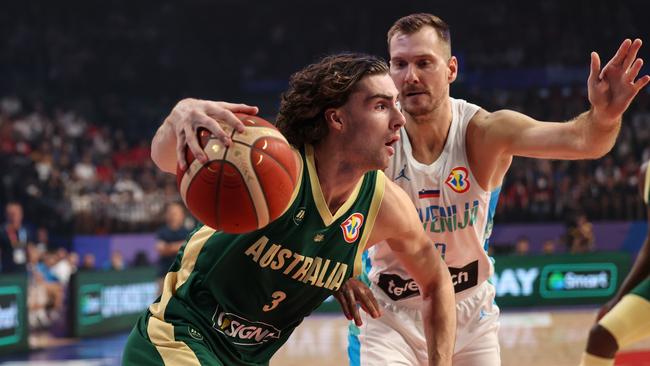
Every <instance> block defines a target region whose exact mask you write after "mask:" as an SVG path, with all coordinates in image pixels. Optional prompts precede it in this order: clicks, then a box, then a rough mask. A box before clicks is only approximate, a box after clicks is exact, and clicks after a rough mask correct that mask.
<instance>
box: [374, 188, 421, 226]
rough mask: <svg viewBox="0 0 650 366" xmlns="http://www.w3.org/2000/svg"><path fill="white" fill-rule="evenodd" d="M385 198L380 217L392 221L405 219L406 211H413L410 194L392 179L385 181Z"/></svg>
mask: <svg viewBox="0 0 650 366" xmlns="http://www.w3.org/2000/svg"><path fill="white" fill-rule="evenodd" d="M385 181H386V183H385V187H384V197H383V199H382V202H381V208H380V211H379V213H380V217H382V216H387V217H390V218H391V220H396V221H397V220H400V219H402V218H403V217H404V215H403V213H404V210H409V209H411V210H412V209H413V203H412V201H411V198H410V197H409V196H408V194H407V193H406V192H405V191H404V190H403V189H402V188H400V187H399V186H398V185H397V184H396V183H395V182H393V181H391V180H390V179H386V180H385Z"/></svg>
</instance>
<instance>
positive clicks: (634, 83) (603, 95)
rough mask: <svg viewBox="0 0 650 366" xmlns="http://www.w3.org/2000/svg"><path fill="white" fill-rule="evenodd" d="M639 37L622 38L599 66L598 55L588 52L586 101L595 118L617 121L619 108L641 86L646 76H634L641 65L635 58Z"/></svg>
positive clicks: (625, 105)
mask: <svg viewBox="0 0 650 366" xmlns="http://www.w3.org/2000/svg"><path fill="white" fill-rule="evenodd" d="M641 43H642V42H641V40H640V39H638V38H637V39H635V40H634V42H632V41H631V40H629V39H626V40H625V41H623V43H621V46H620V47H619V48H618V51H616V54H615V55H614V57H612V59H611V60H609V62H608V63H607V65H605V67H603V69H602V70H601V69H600V56H599V55H598V53H596V52H592V53H591V72H590V73H589V79H588V80H587V87H588V93H589V101H590V102H591V105H592V107H593V111H594V114H595V116H596V118H597V119H598V120H599V121H604V122H609V123H610V124H612V125H615V124H616V123H618V119H619V118H621V116H622V115H623V112H625V110H626V109H627V107H628V106H629V105H630V103H631V102H632V100H633V99H634V97H635V96H636V95H637V93H638V92H639V90H641V89H643V87H645V86H646V85H647V84H648V82H650V76H649V75H645V76H642V77H640V78H638V79H637V76H638V75H639V71H640V70H641V67H642V66H643V60H642V59H640V58H637V57H636V56H637V53H638V51H639V48H641Z"/></svg>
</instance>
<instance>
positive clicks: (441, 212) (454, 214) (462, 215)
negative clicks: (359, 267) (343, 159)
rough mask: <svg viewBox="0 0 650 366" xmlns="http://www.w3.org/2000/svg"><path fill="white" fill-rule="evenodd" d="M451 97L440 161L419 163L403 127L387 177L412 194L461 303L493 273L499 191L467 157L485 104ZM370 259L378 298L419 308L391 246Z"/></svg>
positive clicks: (382, 247)
mask: <svg viewBox="0 0 650 366" xmlns="http://www.w3.org/2000/svg"><path fill="white" fill-rule="evenodd" d="M450 99H451V109H452V120H451V127H450V128H449V134H448V136H447V141H446V143H445V146H444V149H443V151H442V153H441V154H440V156H439V157H438V159H437V160H436V161H435V162H434V163H433V164H431V165H425V164H421V163H419V162H417V161H416V160H415V159H414V158H413V154H412V149H411V143H410V141H409V138H408V135H407V133H406V130H405V129H404V128H402V129H401V130H400V135H401V136H400V140H399V142H398V143H397V144H396V145H394V147H395V155H394V156H393V159H392V161H391V162H390V164H389V166H388V168H387V170H386V176H387V177H388V178H389V179H391V180H393V182H395V183H397V184H398V185H399V186H400V187H402V189H404V190H405V191H406V192H407V193H408V195H409V196H410V197H411V200H412V201H413V203H414V204H415V207H416V208H417V211H418V214H419V215H420V220H421V221H422V225H423V226H424V230H425V231H426V232H427V233H428V234H429V235H430V237H431V240H432V242H433V243H434V244H435V245H436V247H437V248H438V249H439V250H440V252H441V254H442V256H443V258H444V259H445V262H446V263H447V266H448V267H449V271H450V272H451V275H452V280H453V282H454V289H455V291H456V301H460V300H462V299H464V298H466V297H467V296H469V295H471V294H472V293H473V290H474V289H476V288H477V286H478V285H480V284H482V283H483V282H484V281H486V280H487V279H488V278H489V277H490V276H491V275H492V272H493V266H492V262H491V260H490V258H489V257H488V256H487V253H486V251H487V238H488V237H489V235H490V231H491V227H492V216H493V215H494V209H495V208H496V201H497V199H498V195H499V190H496V191H495V192H493V193H490V192H487V191H485V190H484V189H483V188H481V187H480V186H479V185H478V183H477V181H476V179H475V178H474V175H473V174H472V171H471V169H470V168H469V162H468V160H467V153H466V146H465V145H466V143H465V133H466V131H467V125H468V124H469V121H470V119H471V118H472V117H473V116H474V114H475V113H476V112H477V111H478V110H479V107H478V106H476V105H474V104H470V103H468V102H466V101H464V100H460V99H453V98H450ZM399 214H400V213H399V212H395V215H399ZM367 259H369V261H366V263H365V266H364V268H365V269H366V271H368V272H369V274H368V276H369V280H370V281H371V283H372V284H371V287H372V288H373V290H374V293H375V295H376V296H380V297H382V298H383V299H384V300H387V301H400V304H404V305H413V306H419V303H420V296H419V290H418V288H417V285H416V283H415V281H413V280H412V279H411V277H410V276H409V275H408V273H407V272H406V270H405V269H404V268H403V267H402V266H401V265H400V263H399V262H398V261H397V259H396V258H395V257H394V256H393V254H392V252H391V250H390V248H389V247H388V244H386V243H385V242H383V243H378V244H377V245H375V246H373V247H372V248H370V249H369V251H368V256H367Z"/></svg>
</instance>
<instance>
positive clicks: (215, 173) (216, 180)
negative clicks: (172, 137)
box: [176, 114, 302, 234]
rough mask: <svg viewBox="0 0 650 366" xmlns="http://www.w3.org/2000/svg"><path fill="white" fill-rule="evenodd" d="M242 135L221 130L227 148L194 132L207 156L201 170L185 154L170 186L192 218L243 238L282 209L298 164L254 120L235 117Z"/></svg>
mask: <svg viewBox="0 0 650 366" xmlns="http://www.w3.org/2000/svg"><path fill="white" fill-rule="evenodd" d="M236 115H237V117H238V118H239V119H240V120H241V121H242V122H243V123H244V125H245V126H246V128H245V129H244V132H243V133H238V132H236V131H234V129H233V128H232V127H229V126H226V125H222V126H221V127H222V128H223V129H224V131H226V133H228V134H229V135H230V137H231V140H232V143H231V144H230V146H229V147H227V148H226V147H224V146H223V144H222V143H221V141H220V140H219V139H217V138H215V137H213V136H212V135H211V134H210V133H209V132H208V131H207V130H205V129H200V130H199V131H198V135H199V136H198V137H199V144H200V146H201V148H203V151H205V153H206V155H207V156H208V161H207V162H206V163H205V164H201V163H200V162H199V161H198V160H196V159H195V158H194V155H193V154H192V152H191V151H190V149H188V148H187V147H186V148H185V158H186V161H187V169H186V170H181V169H180V168H179V167H177V168H176V170H177V171H176V183H177V185H178V189H179V191H180V194H181V197H182V198H183V201H184V202H185V205H186V206H187V208H188V209H189V210H190V212H192V214H193V215H194V216H195V217H196V218H197V219H198V220H200V221H201V222H203V223H204V224H206V225H208V226H210V227H212V228H214V229H216V230H221V231H224V232H227V233H234V234H236V233H245V232H250V231H254V230H257V229H260V228H263V227H264V226H266V225H267V224H268V223H269V222H271V221H273V220H275V219H276V218H278V217H279V216H280V215H282V214H283V213H284V211H285V210H286V209H287V207H288V205H289V203H290V201H291V198H292V197H293V194H294V190H295V188H296V185H297V184H298V182H299V180H300V174H301V171H302V161H301V160H300V157H299V155H298V154H297V153H296V151H295V150H294V149H292V148H291V146H290V145H289V143H288V142H287V140H286V139H285V138H284V136H282V134H281V133H280V132H279V131H278V130H277V129H276V128H275V127H274V126H273V125H272V124H270V123H269V122H267V121H265V120H263V119H262V118H259V117H256V116H248V115H244V114H236Z"/></svg>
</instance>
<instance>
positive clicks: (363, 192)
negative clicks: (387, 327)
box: [150, 146, 384, 365]
mask: <svg viewBox="0 0 650 366" xmlns="http://www.w3.org/2000/svg"><path fill="white" fill-rule="evenodd" d="M301 156H302V160H303V167H305V168H304V169H303V172H302V180H301V183H300V188H299V190H298V192H297V194H296V197H295V199H294V201H293V203H292V204H291V206H290V207H289V208H288V209H287V211H286V212H285V213H284V214H283V215H282V216H281V217H280V218H279V219H277V220H276V221H274V222H272V223H271V224H269V225H268V226H267V227H265V228H263V229H260V230H257V231H254V232H251V233H247V234H241V235H231V234H226V233H223V232H216V231H214V230H213V229H211V228H209V227H206V226H203V227H200V228H198V229H197V230H196V231H195V232H194V233H193V234H192V235H191V237H190V239H189V240H188V242H187V243H186V244H185V245H184V247H183V248H182V249H181V251H180V252H179V255H178V257H177V259H176V262H175V263H174V265H173V267H172V271H171V272H170V273H168V274H167V277H166V278H165V286H164V288H165V289H164V291H163V295H162V296H161V299H160V301H159V302H157V303H155V304H153V305H152V306H151V307H150V312H151V314H152V316H155V317H156V318H158V319H161V320H164V321H165V322H166V323H171V324H174V325H184V324H187V325H191V326H192V327H194V328H196V330H197V332H199V333H200V334H201V339H202V341H203V342H206V343H207V344H208V345H209V347H210V348H211V349H212V350H213V351H214V352H215V353H216V354H217V356H218V357H219V358H220V359H222V361H223V362H224V363H225V364H242V365H265V364H268V362H269V360H270V358H271V356H272V355H273V354H274V353H275V351H276V350H277V349H278V348H279V347H280V346H281V345H282V344H283V343H284V342H285V341H286V340H287V338H288V337H289V335H290V334H291V332H292V331H293V329H294V328H295V327H296V326H298V325H299V324H300V322H302V319H303V318H304V317H306V316H307V315H309V314H310V313H311V312H312V311H313V310H314V309H315V308H316V307H318V306H319V305H320V304H321V303H322V302H323V301H324V300H325V299H326V298H327V297H328V296H330V295H331V294H332V293H333V292H334V291H336V290H338V289H339V288H340V286H341V285H342V284H343V283H344V282H345V280H346V279H348V278H349V277H351V276H352V274H353V271H354V268H355V265H357V266H358V265H360V253H361V251H363V249H364V247H365V245H366V241H367V240H368V236H369V233H370V231H371V230H372V227H373V225H374V221H375V218H376V216H377V212H378V211H379V205H380V203H381V199H382V197H383V191H384V175H383V173H381V172H377V171H373V172H369V173H367V174H365V176H364V177H363V178H362V179H361V180H360V181H359V183H358V184H357V186H356V188H355V190H354V192H353V193H352V195H351V196H350V198H349V199H348V200H347V201H346V202H345V203H344V204H343V206H342V207H341V208H340V209H339V210H338V211H337V212H336V213H334V214H332V213H330V211H329V208H328V207H327V205H326V204H325V200H324V198H323V194H322V192H321V188H320V184H319V182H318V179H317V175H316V170H315V166H314V159H313V150H312V148H311V147H310V146H306V147H305V148H304V149H303V150H302V151H301Z"/></svg>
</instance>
